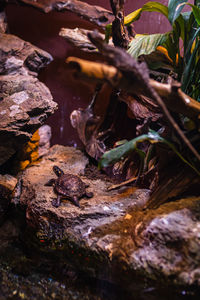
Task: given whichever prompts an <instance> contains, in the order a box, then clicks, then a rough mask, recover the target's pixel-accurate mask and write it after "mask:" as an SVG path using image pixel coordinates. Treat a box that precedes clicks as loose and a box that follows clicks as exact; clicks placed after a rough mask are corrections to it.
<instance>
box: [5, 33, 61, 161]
mask: <svg viewBox="0 0 200 300" xmlns="http://www.w3.org/2000/svg"><path fill="white" fill-rule="evenodd" d="M51 60H52V57H51V56H50V55H49V54H48V53H46V52H45V51H43V50H40V49H39V48H37V47H34V46H32V45H31V44H30V43H28V42H25V41H23V40H21V39H20V38H18V37H16V36H13V35H9V34H0V115H1V117H0V165H1V164H3V163H5V162H6V161H7V160H8V159H9V158H10V157H11V156H12V155H13V154H14V153H15V152H16V151H18V150H19V149H21V147H22V145H24V144H25V143H26V142H27V141H29V140H30V138H31V136H32V134H33V132H34V131H36V129H38V128H39V127H40V126H41V125H42V124H43V122H44V121H45V120H46V118H47V117H48V116H50V115H51V114H53V113H54V111H55V109H56V108H57V104H56V103H55V102H53V100H52V96H51V93H50V91H49V89H48V88H47V87H46V86H45V85H44V84H43V83H41V82H40V81H39V80H38V79H37V78H36V77H35V76H36V75H37V72H38V71H39V70H40V69H41V68H42V67H44V66H45V65H47V64H48V63H50V62H51Z"/></svg>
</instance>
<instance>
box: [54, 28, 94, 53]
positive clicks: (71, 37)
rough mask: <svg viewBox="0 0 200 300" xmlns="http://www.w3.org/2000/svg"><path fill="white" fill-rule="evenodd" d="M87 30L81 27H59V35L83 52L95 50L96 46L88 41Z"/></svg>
mask: <svg viewBox="0 0 200 300" xmlns="http://www.w3.org/2000/svg"><path fill="white" fill-rule="evenodd" d="M88 32H89V30H86V29H82V28H75V29H70V28H61V30H60V32H59V35H60V36H62V37H63V38H64V39H65V40H67V41H68V42H69V43H70V44H72V45H73V46H75V47H77V48H79V49H80V50H82V51H84V52H96V53H99V52H97V48H96V47H95V46H94V45H93V44H92V43H91V42H90V40H89V39H88V37H87V34H88Z"/></svg>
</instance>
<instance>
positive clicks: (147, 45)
mask: <svg viewBox="0 0 200 300" xmlns="http://www.w3.org/2000/svg"><path fill="white" fill-rule="evenodd" d="M186 5H187V6H189V7H190V8H191V11H189V12H182V10H183V8H184V7H185V6H186ZM199 6H200V0H196V1H194V5H192V4H190V3H187V2H185V1H184V0H180V1H177V0H169V2H168V7H167V6H165V5H163V4H161V3H159V2H154V1H150V2H148V3H146V4H145V5H144V6H143V7H142V8H140V9H138V10H136V11H134V12H132V13H131V14H129V15H128V16H126V17H125V20H124V23H125V25H126V26H128V25H130V24H131V23H133V22H134V21H136V20H139V18H140V16H141V14H142V12H144V11H148V12H159V13H161V14H163V15H164V16H165V17H166V18H168V20H169V22H170V24H171V26H172V30H171V31H170V32H167V33H164V34H149V35H139V36H136V38H134V39H133V40H132V41H131V42H130V44H129V49H128V52H129V53H130V54H131V55H132V56H133V57H134V58H138V57H139V56H140V55H149V54H151V53H152V52H154V51H155V50H156V49H157V47H158V46H159V45H163V46H164V47H165V48H166V49H167V52H168V56H169V58H170V62H171V61H172V62H173V68H174V72H175V73H177V75H178V80H179V81H181V83H182V90H183V91H184V92H185V93H186V94H188V95H190V96H191V97H193V98H194V99H197V100H198V101H200V72H199V68H200V8H199ZM111 29H112V25H111V24H109V25H107V28H106V39H108V37H109V35H110V34H111ZM159 59H160V57H159V58H158V60H159ZM150 67H151V68H153V69H156V68H157V67H160V64H158V63H156V62H155V64H154V65H153V64H151V65H150Z"/></svg>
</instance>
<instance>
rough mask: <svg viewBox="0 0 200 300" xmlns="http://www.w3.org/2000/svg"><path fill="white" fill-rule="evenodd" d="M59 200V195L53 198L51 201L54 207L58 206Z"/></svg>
mask: <svg viewBox="0 0 200 300" xmlns="http://www.w3.org/2000/svg"><path fill="white" fill-rule="evenodd" d="M60 200H61V195H58V196H57V199H53V200H52V202H51V203H52V205H53V206H54V207H59V206H60Z"/></svg>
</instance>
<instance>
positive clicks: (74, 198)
mask: <svg viewBox="0 0 200 300" xmlns="http://www.w3.org/2000/svg"><path fill="white" fill-rule="evenodd" d="M71 200H72V203H73V204H74V205H76V206H78V207H80V204H79V201H78V197H77V196H74V197H73V198H72V199H71Z"/></svg>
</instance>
